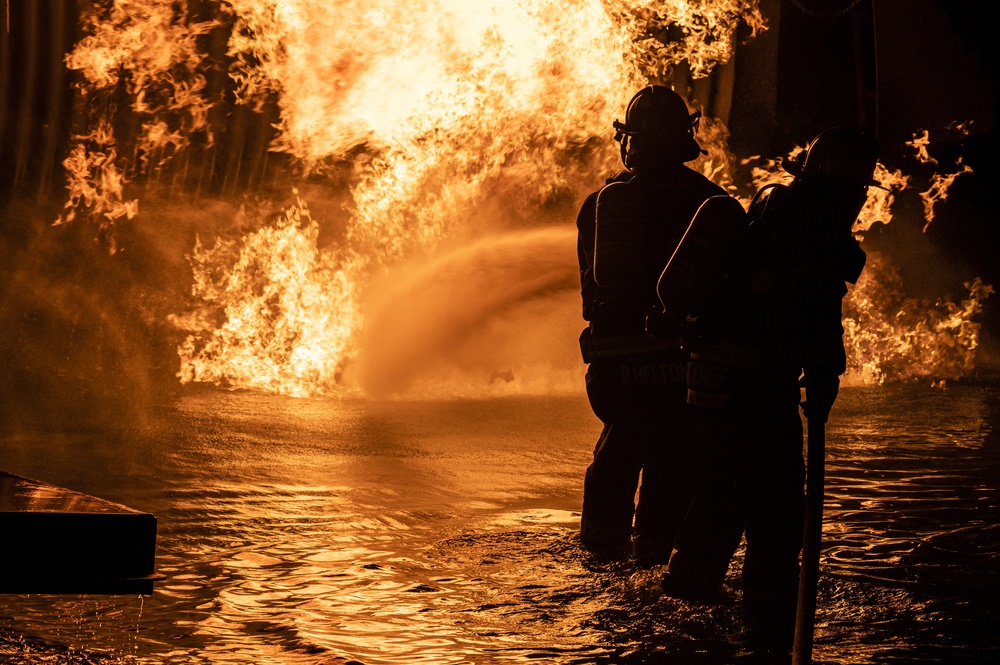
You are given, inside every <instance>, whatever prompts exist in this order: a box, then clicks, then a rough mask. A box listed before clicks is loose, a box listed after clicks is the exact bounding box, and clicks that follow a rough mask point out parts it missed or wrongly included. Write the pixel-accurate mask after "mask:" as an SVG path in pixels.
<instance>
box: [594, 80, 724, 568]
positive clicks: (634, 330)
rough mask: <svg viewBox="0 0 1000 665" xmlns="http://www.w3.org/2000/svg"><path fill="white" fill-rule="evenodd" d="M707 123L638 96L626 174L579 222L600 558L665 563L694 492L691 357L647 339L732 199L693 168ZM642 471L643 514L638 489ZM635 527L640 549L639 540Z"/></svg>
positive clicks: (628, 134) (665, 94) (671, 96)
mask: <svg viewBox="0 0 1000 665" xmlns="http://www.w3.org/2000/svg"><path fill="white" fill-rule="evenodd" d="M700 117H701V113H700V112H695V113H691V112H689V110H688V108H687V105H686V104H685V103H684V100H683V99H682V98H681V97H680V95H678V94H677V93H676V92H674V91H673V90H671V89H669V88H666V87H663V86H649V87H646V88H643V89H642V90H640V91H639V92H638V93H637V94H636V95H635V96H634V97H633V98H632V100H631V101H630V102H629V105H628V108H627V110H626V115H625V122H624V123H621V122H618V121H615V124H614V126H615V128H616V129H617V134H616V137H615V138H616V140H618V141H620V143H621V155H622V161H623V162H624V164H625V168H626V170H624V171H622V172H620V173H618V174H616V175H615V176H613V177H611V178H609V179H608V184H607V185H606V186H605V187H604V188H602V189H601V190H600V191H598V192H595V193H593V194H591V195H590V196H589V197H588V198H587V199H586V201H585V202H584V203H583V206H582V208H581V210H580V213H579V216H578V218H577V226H578V229H579V244H578V254H579V261H580V281H581V288H582V296H583V316H584V319H586V320H587V321H589V322H590V325H589V326H588V328H587V329H585V330H584V332H583V334H582V335H581V339H580V342H581V348H582V350H583V355H584V360H585V362H588V363H589V368H588V371H587V394H588V396H589V398H590V403H591V406H592V407H593V409H594V413H595V414H597V416H598V417H599V418H600V419H601V420H602V421H603V422H604V429H603V431H602V432H601V435H600V438H599V439H598V441H597V445H596V448H595V450H594V460H593V463H592V464H591V465H590V466H589V467H588V469H587V473H586V478H585V481H584V500H583V516H582V518H581V528H580V532H581V538H582V542H583V544H584V545H585V546H586V547H587V548H589V549H591V550H592V551H594V552H596V553H598V554H600V555H602V556H609V557H613V558H624V557H627V556H628V555H629V553H630V549H632V548H633V547H634V553H635V555H636V556H637V558H638V559H639V561H640V563H643V564H654V563H666V561H667V560H668V558H669V556H670V552H671V549H672V546H673V540H674V535H675V533H676V531H677V528H678V527H679V525H680V523H681V520H682V519H683V517H684V514H685V512H686V511H687V507H688V505H689V503H690V499H691V495H692V492H693V473H692V469H693V464H694V462H693V454H694V438H695V425H694V417H693V413H692V411H693V410H692V409H690V408H689V407H688V406H687V405H686V403H685V393H686V388H685V378H684V377H685V371H686V361H687V354H686V352H684V351H682V350H681V348H680V341H679V338H677V336H676V334H674V335H673V336H672V337H671V336H669V335H667V336H664V337H659V338H658V337H654V336H653V335H651V334H649V333H647V332H646V321H647V317H648V316H649V315H650V313H654V314H655V313H656V312H658V311H659V310H660V309H661V306H660V302H659V299H658V298H657V295H656V282H657V279H658V278H659V276H660V273H661V272H662V269H663V266H664V265H665V264H666V262H667V260H668V259H669V258H670V256H671V254H672V253H673V251H674V249H675V247H676V245H677V243H678V241H679V240H680V238H681V236H682V235H683V233H684V230H685V229H686V228H687V225H688V223H689V222H690V220H691V216H692V215H694V213H695V212H696V211H697V209H698V207H699V206H700V205H701V204H702V202H704V201H705V200H706V199H708V198H709V197H712V196H717V195H720V194H724V191H723V190H722V189H721V188H720V187H718V186H716V185H714V184H713V183H711V182H710V181H709V180H708V179H707V178H705V177H704V176H702V175H701V174H699V173H697V172H696V171H694V170H692V169H690V168H688V167H686V166H685V165H684V163H685V162H688V161H691V160H693V159H696V158H697V157H698V156H699V154H700V152H701V150H700V147H699V145H698V143H697V141H696V140H695V138H694V136H695V132H696V130H697V126H698V121H699V118H700ZM640 472H641V475H642V484H641V487H640V489H639V501H638V506H637V505H636V504H635V493H636V487H637V485H638V484H639V477H640ZM633 521H634V545H633V542H632V539H633Z"/></svg>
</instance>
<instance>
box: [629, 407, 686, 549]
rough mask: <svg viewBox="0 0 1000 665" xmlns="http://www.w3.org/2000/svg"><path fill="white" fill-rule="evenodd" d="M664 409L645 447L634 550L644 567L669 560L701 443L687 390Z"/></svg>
mask: <svg viewBox="0 0 1000 665" xmlns="http://www.w3.org/2000/svg"><path fill="white" fill-rule="evenodd" d="M671 397H675V399H672V400H671V401H670V402H667V408H663V407H662V406H661V409H660V410H659V414H658V415H659V418H658V419H657V420H656V421H655V422H653V423H651V426H650V428H649V432H648V439H647V440H646V441H645V445H644V456H643V467H642V481H641V484H640V486H639V503H638V505H637V507H636V511H635V536H634V540H633V548H634V552H635V556H636V559H637V561H638V562H639V565H642V566H654V565H661V564H666V563H667V562H668V561H669V560H670V554H671V551H672V550H673V546H674V540H675V538H676V537H677V532H678V530H679V529H680V526H681V523H682V522H683V521H684V517H685V515H687V512H688V508H689V507H690V505H691V499H692V497H693V495H694V490H695V480H696V478H697V473H696V453H697V445H698V443H697V441H696V437H695V422H694V409H693V408H692V407H689V406H688V405H687V404H685V403H684V401H683V394H681V395H679V396H670V395H668V396H667V398H668V399H669V398H671Z"/></svg>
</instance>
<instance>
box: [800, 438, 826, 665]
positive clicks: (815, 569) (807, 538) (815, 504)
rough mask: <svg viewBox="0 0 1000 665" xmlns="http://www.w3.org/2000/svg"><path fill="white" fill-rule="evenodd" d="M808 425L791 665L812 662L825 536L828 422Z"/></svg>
mask: <svg viewBox="0 0 1000 665" xmlns="http://www.w3.org/2000/svg"><path fill="white" fill-rule="evenodd" d="M807 422H808V429H807V432H808V435H809V439H808V452H807V454H806V463H807V466H806V517H805V528H804V534H803V538H802V570H801V572H800V573H799V598H798V605H797V607H796V613H795V641H794V643H793V645H792V665H810V664H811V663H812V646H813V628H814V626H815V623H816V586H817V582H818V581H819V550H820V545H821V541H822V536H823V492H824V489H823V480H824V469H823V467H824V461H825V457H826V426H825V423H824V422H823V421H822V420H820V419H818V418H813V419H810V420H808V421H807Z"/></svg>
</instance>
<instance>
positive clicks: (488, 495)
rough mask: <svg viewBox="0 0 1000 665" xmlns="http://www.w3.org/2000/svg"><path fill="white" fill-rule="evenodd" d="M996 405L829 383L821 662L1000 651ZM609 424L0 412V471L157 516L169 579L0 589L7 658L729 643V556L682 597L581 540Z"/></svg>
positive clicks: (235, 408) (695, 653)
mask: <svg viewBox="0 0 1000 665" xmlns="http://www.w3.org/2000/svg"><path fill="white" fill-rule="evenodd" d="M998 427H1000V389H998V388H995V387H984V386H951V387H947V388H944V389H932V388H928V387H922V386H905V387H899V386H896V387H883V388H855V389H845V390H843V391H842V393H841V399H840V400H839V401H838V405H837V407H836V409H835V412H834V415H833V417H832V419H831V423H830V428H829V434H828V439H829V443H828V451H829V457H828V460H829V461H828V494H827V499H826V506H827V522H826V540H825V550H824V557H823V575H822V579H821V583H820V597H819V609H818V617H817V622H818V626H817V646H816V651H815V656H816V659H817V661H818V662H824V663H844V664H848V663H850V664H861V663H899V664H903V663H949V664H950V663H970V664H971V663H976V664H979V663H982V664H987V663H990V664H995V663H997V662H1000V630H998V627H1000V430H998ZM598 431H599V427H598V423H597V421H596V420H595V419H594V417H593V415H592V414H591V413H590V411H589V408H588V407H587V404H586V402H585V400H584V398H583V397H582V396H581V397H577V396H571V397H531V398H528V397H525V398H504V399H494V400H469V401H462V400H455V401H439V402H372V401H366V400H362V399H321V400H319V399H317V400H312V399H290V398H282V397H275V396H269V395H261V394H254V393H240V392H235V393H233V392H223V391H216V390H209V389H204V388H201V389H192V390H184V391H182V392H180V393H179V394H178V395H177V396H176V398H175V399H174V400H173V401H172V402H171V403H170V404H168V405H167V406H165V407H163V409H162V412H161V413H160V414H159V415H158V417H157V418H156V420H155V424H154V425H151V426H150V427H148V428H144V429H142V430H139V431H136V430H131V431H119V430H116V429H115V428H98V429H93V428H83V429H79V430H75V431H59V432H52V431H49V432H25V431H21V432H19V433H17V434H16V435H15V434H8V435H7V436H6V437H5V438H4V439H3V441H2V443H0V468H2V469H4V470H6V471H9V472H12V473H17V474H21V475H25V476H29V477H33V478H37V479H40V480H44V481H46V482H49V483H53V484H57V485H62V486H65V487H69V488H72V489H75V490H79V491H83V492H87V493H90V494H94V495H97V496H100V497H103V498H107V499H111V500H114V501H119V502H122V503H125V504H127V505H129V506H132V507H134V508H137V509H142V510H146V511H150V512H152V513H154V514H155V515H156V516H157V518H158V520H159V539H158V550H157V568H158V571H159V572H161V573H163V574H164V575H165V576H166V580H164V581H163V582H161V583H159V584H158V585H157V587H156V591H155V593H154V594H153V595H152V596H148V597H102V596H72V597H45V596H5V597H0V662H4V663H37V662H52V663H106V662H126V663H131V662H137V663H178V664H180V663H185V664H187V663H250V662H253V663H256V664H258V665H265V664H270V663H280V664H286V663H287V664H297V663H303V664H323V665H325V664H331V663H363V664H365V665H378V664H380V663H400V664H404V663H405V664H409V663H418V662H426V663H434V664H451V663H455V664H457V663H475V664H486V663H517V662H542V663H558V664H564V663H565V664H569V663H629V664H631V663H669V664H685V663H698V664H702V663H703V664H706V665H708V664H721V663H727V662H729V661H730V660H731V658H732V656H733V654H734V653H735V652H736V651H737V649H738V648H739V637H740V624H739V620H738V611H737V601H738V598H739V593H740V592H739V579H738V575H737V571H738V565H734V567H733V569H732V570H731V571H730V578H729V580H728V583H727V584H728V588H727V592H726V595H725V598H723V599H722V602H721V603H720V604H714V605H708V604H702V605H699V604H692V603H687V604H685V603H680V602H678V601H674V600H671V599H666V598H658V597H657V594H656V584H655V579H656V575H655V571H653V572H648V571H638V570H634V569H631V568H629V567H627V566H622V565H617V566H602V565H599V564H597V563H596V562H594V561H592V560H590V559H588V557H587V556H586V555H585V553H584V552H583V551H582V550H581V549H580V546H579V542H578V538H577V526H578V520H579V514H578V510H579V508H580V503H581V480H582V474H583V470H584V468H585V466H586V465H587V463H588V461H589V457H590V453H591V449H592V446H593V442H594V440H595V439H596V436H597V434H598ZM5 538H8V539H14V538H16V536H12V535H11V534H5ZM8 542H10V541H8ZM737 564H738V562H737Z"/></svg>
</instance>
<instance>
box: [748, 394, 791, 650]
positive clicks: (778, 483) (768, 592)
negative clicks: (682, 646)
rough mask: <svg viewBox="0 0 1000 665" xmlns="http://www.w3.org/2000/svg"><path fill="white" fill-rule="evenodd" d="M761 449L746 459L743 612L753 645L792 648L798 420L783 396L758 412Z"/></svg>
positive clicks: (756, 647)
mask: <svg viewBox="0 0 1000 665" xmlns="http://www.w3.org/2000/svg"><path fill="white" fill-rule="evenodd" d="M758 417H759V419H760V420H759V421H758V426H759V427H760V428H761V430H762V433H761V436H764V437H767V438H766V441H765V443H764V444H763V445H762V446H761V450H760V454H758V455H757V456H756V459H755V460H753V461H751V462H750V463H749V464H748V471H749V472H750V473H749V474H748V475H750V476H751V484H750V487H749V488H748V492H747V501H748V505H749V509H750V510H749V515H748V519H747V528H746V540H747V552H746V559H745V561H744V564H743V614H744V621H745V624H746V628H747V644H748V646H750V647H751V648H752V649H754V650H763V651H777V652H786V651H788V650H789V649H791V647H792V638H793V635H794V630H795V607H796V597H797V592H798V579H799V551H800V549H801V547H802V523H803V511H804V498H803V490H802V486H803V482H804V479H805V470H804V467H803V463H802V424H801V421H800V419H799V414H798V404H797V403H796V402H795V401H793V400H783V401H779V402H777V403H776V404H775V408H767V409H761V410H759V411H758Z"/></svg>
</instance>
